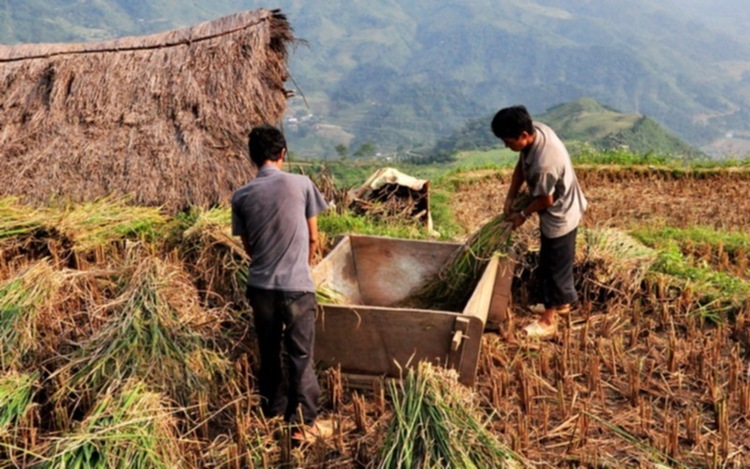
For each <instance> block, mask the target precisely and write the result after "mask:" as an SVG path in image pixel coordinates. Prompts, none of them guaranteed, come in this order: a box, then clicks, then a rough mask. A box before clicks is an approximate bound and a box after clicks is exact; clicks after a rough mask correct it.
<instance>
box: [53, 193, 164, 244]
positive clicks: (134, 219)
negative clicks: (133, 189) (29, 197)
mask: <svg viewBox="0 0 750 469" xmlns="http://www.w3.org/2000/svg"><path fill="white" fill-rule="evenodd" d="M128 202H129V199H128V198H113V197H105V198H102V199H99V200H96V201H93V202H86V203H82V204H79V205H71V206H68V207H65V208H63V209H62V213H61V215H60V216H59V218H58V219H56V220H51V221H50V226H49V229H50V231H52V232H57V233H59V234H60V235H62V236H63V238H64V239H65V240H69V241H70V242H72V243H73V246H72V249H73V251H74V252H76V253H87V252H92V251H94V250H96V249H102V248H103V247H107V246H110V245H111V244H112V243H114V242H116V241H120V240H123V239H126V238H130V237H141V236H153V235H154V234H155V233H156V228H158V227H160V226H162V225H163V224H164V223H165V219H164V217H163V216H162V214H161V211H160V209H159V208H157V207H142V206H140V207H139V206H135V205H129V203H128Z"/></svg>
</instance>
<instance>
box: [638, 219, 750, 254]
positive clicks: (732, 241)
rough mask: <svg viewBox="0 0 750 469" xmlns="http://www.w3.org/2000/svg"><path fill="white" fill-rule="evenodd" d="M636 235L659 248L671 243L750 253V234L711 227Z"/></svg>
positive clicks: (640, 231) (653, 231) (658, 229)
mask: <svg viewBox="0 0 750 469" xmlns="http://www.w3.org/2000/svg"><path fill="white" fill-rule="evenodd" d="M634 235H635V236H637V237H638V238H639V239H641V240H642V241H643V242H644V243H646V244H649V245H651V246H657V245H660V244H663V243H668V242H670V241H673V242H677V243H679V244H680V245H686V244H688V245H700V244H706V245H709V246H711V247H713V248H718V247H721V248H722V249H724V250H726V251H728V252H732V253H734V252H737V251H739V250H742V251H743V252H748V251H750V234H748V233H745V232H728V231H720V230H715V229H713V228H710V227H703V226H694V227H690V228H673V227H666V228H656V229H640V230H636V231H635V232H634Z"/></svg>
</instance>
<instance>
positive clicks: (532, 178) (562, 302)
mask: <svg viewBox="0 0 750 469" xmlns="http://www.w3.org/2000/svg"><path fill="white" fill-rule="evenodd" d="M492 131H493V132H494V134H495V135H496V136H497V137H498V138H500V139H502V141H503V142H504V143H505V146H506V147H508V148H510V149H511V150H513V151H517V152H519V159H518V163H517V164H516V168H515V170H514V171H513V178H512V180H511V183H510V187H509V189H508V196H507V197H506V199H505V206H504V212H505V214H506V216H507V217H508V221H509V222H510V223H511V224H512V226H513V229H516V228H518V227H519V226H521V225H522V224H523V223H524V222H525V221H526V220H527V219H528V218H529V217H530V216H531V214H533V213H535V212H536V213H538V214H539V228H540V231H541V251H540V259H539V272H540V275H541V281H542V294H543V296H544V313H543V314H542V317H541V318H540V319H539V320H538V321H534V322H533V323H531V324H530V325H529V326H528V327H527V328H526V329H525V330H526V332H527V334H528V335H529V336H534V337H539V338H550V337H552V336H554V335H555V333H556V331H557V313H558V312H567V311H569V310H570V305H571V304H572V303H575V302H576V301H577V300H578V295H577V294H576V291H575V286H574V281H573V263H574V261H575V247H576V234H577V231H578V224H579V223H580V221H581V217H582V216H583V213H584V212H585V211H586V208H587V206H588V202H587V201H586V197H585V196H584V195H583V191H582V190H581V186H580V185H579V184H578V179H577V178H576V174H575V171H574V170H573V164H572V163H571V161H570V155H568V151H567V149H566V148H565V145H564V144H563V143H562V141H561V140H560V139H559V138H558V137H557V135H556V134H555V132H554V131H553V130H552V129H550V128H549V127H547V126H546V125H544V124H542V123H539V122H533V121H532V119H531V116H530V115H529V113H528V111H527V110H526V108H525V107H523V106H513V107H509V108H505V109H501V110H500V111H498V113H497V114H496V115H495V117H494V118H493V120H492ZM524 183H525V184H526V185H527V186H528V188H529V192H530V194H531V196H532V200H531V202H530V203H529V204H528V205H527V206H525V207H521V209H520V210H518V211H515V210H514V209H513V206H514V202H515V200H516V196H517V195H518V193H519V191H520V190H521V187H522V186H523V184H524Z"/></svg>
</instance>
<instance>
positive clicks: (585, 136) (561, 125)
mask: <svg viewBox="0 0 750 469" xmlns="http://www.w3.org/2000/svg"><path fill="white" fill-rule="evenodd" d="M536 119H537V120H539V121H541V122H544V123H546V124H547V125H549V126H551V127H552V128H553V129H555V131H556V132H557V133H558V135H559V136H560V138H562V139H563V140H566V141H580V142H587V143H589V144H591V145H592V146H594V147H596V148H599V149H603V150H608V149H613V148H622V147H626V148H628V149H630V150H631V151H633V152H636V153H648V152H654V153H658V154H666V155H695V154H698V153H699V151H698V150H696V149H695V148H694V147H692V146H691V145H688V144H687V143H685V142H684V141H682V140H680V139H679V138H677V137H675V136H674V135H673V134H671V133H670V132H669V131H668V130H666V129H665V128H664V127H662V126H661V125H659V124H658V123H657V122H656V121H654V120H653V119H651V118H649V117H646V116H643V115H640V114H624V113H621V112H618V111H616V110H613V109H610V108H608V107H606V106H603V105H601V104H599V103H598V102H596V101H595V100H593V99H591V98H583V99H579V100H577V101H573V102H571V103H565V104H561V105H559V106H555V107H553V108H551V109H549V110H548V111H547V112H545V113H544V114H540V115H539V116H536Z"/></svg>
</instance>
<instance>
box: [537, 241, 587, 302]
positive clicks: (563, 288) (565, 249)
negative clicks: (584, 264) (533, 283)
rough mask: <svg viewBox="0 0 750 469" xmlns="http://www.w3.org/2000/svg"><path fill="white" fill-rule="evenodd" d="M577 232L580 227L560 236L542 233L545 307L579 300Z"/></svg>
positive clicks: (541, 255)
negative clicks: (576, 263) (551, 236)
mask: <svg viewBox="0 0 750 469" xmlns="http://www.w3.org/2000/svg"><path fill="white" fill-rule="evenodd" d="M577 233H578V229H577V228H575V229H573V231H571V232H570V233H568V234H566V235H563V236H560V237H559V238H547V237H546V236H544V235H542V246H541V251H540V253H539V268H540V274H541V276H542V278H541V280H542V292H543V295H544V306H545V308H557V307H558V306H562V305H567V304H572V303H575V302H576V301H578V294H577V293H576V289H575V282H574V279H573V265H574V263H575V257H576V235H577Z"/></svg>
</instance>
